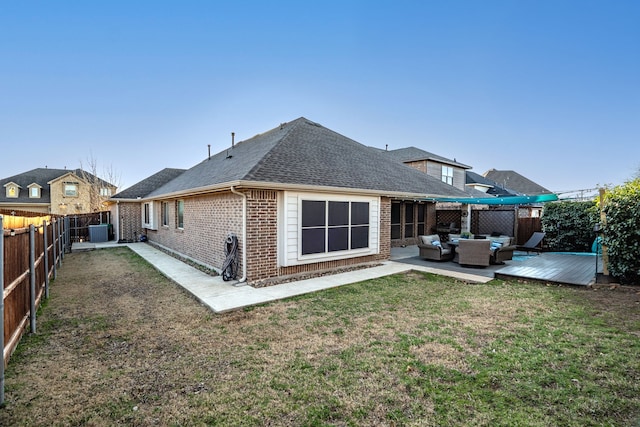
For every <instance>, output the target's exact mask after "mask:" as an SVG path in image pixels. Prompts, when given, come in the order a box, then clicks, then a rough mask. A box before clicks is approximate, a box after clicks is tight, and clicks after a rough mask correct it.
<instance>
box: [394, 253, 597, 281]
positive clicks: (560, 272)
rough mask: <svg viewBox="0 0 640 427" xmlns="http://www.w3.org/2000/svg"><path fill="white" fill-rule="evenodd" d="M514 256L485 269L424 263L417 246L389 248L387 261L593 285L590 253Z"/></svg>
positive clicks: (504, 277) (593, 267)
mask: <svg viewBox="0 0 640 427" xmlns="http://www.w3.org/2000/svg"><path fill="white" fill-rule="evenodd" d="M414 254H415V255H414ZM394 255H395V256H394ZM514 255H515V257H514V259H513V260H511V261H507V262H506V263H505V264H504V265H490V266H489V267H486V268H473V267H463V266H460V265H458V264H456V263H454V262H451V261H445V262H439V261H428V260H425V259H422V258H420V257H419V256H418V249H417V247H415V252H413V249H412V247H407V248H402V249H400V248H398V249H396V248H393V250H392V257H391V259H392V260H394V261H396V262H402V263H406V264H412V265H421V266H425V265H426V266H429V267H433V268H440V269H443V270H448V271H459V272H464V273H470V274H476V275H479V276H484V277H495V278H496V279H510V280H513V279H516V280H517V279H526V280H536V281H541V282H545V283H553V284H563V285H575V286H588V285H590V284H593V283H594V282H595V269H596V259H595V255H593V254H580V255H576V254H569V253H566V254H565V253H551V252H543V253H541V254H538V255H536V254H532V255H531V256H525V255H527V254H526V252H522V253H520V252H515V253H514ZM599 261H600V262H599V264H598V268H599V270H598V271H600V270H601V268H602V261H601V259H600V260H599Z"/></svg>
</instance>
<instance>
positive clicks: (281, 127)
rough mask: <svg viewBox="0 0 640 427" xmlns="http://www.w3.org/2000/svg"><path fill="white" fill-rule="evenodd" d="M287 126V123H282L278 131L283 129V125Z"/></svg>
mask: <svg viewBox="0 0 640 427" xmlns="http://www.w3.org/2000/svg"><path fill="white" fill-rule="evenodd" d="M286 124H287V122H284V123H280V130H282V129H284V127H285V125H286Z"/></svg>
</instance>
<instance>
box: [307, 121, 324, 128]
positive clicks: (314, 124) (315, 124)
mask: <svg viewBox="0 0 640 427" xmlns="http://www.w3.org/2000/svg"><path fill="white" fill-rule="evenodd" d="M307 124H308V125H311V126H316V127H319V128H321V127H322V125H321V124H320V123H314V122H311V121H309V120H307Z"/></svg>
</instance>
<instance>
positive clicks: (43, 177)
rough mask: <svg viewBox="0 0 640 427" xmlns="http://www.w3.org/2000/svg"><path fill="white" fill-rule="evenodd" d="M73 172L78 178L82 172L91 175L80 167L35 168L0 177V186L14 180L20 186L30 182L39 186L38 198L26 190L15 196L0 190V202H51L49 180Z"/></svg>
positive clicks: (23, 186)
mask: <svg viewBox="0 0 640 427" xmlns="http://www.w3.org/2000/svg"><path fill="white" fill-rule="evenodd" d="M70 173H71V174H74V175H76V176H77V177H78V178H82V176H83V174H86V175H89V176H93V175H91V174H89V173H88V172H85V171H83V170H82V169H49V168H36V169H32V170H30V171H27V172H23V173H21V174H18V175H14V176H10V177H8V178H3V179H0V186H4V185H5V184H7V183H9V182H14V183H15V184H17V185H18V186H20V188H28V187H29V185H31V184H38V185H39V186H40V187H41V192H40V197H39V198H35V199H34V198H30V197H29V192H28V191H21V192H20V194H19V196H18V197H17V198H7V197H6V196H7V195H6V192H4V191H0V203H2V202H4V203H33V204H36V203H37V204H42V203H46V204H48V203H51V194H50V192H49V182H50V181H54V180H56V179H58V178H60V177H62V176H64V175H67V174H70Z"/></svg>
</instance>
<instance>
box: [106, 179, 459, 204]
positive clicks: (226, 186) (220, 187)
mask: <svg viewBox="0 0 640 427" xmlns="http://www.w3.org/2000/svg"><path fill="white" fill-rule="evenodd" d="M231 187H234V188H235V189H240V188H256V189H265V190H283V191H306V192H315V193H330V194H360V195H366V196H375V197H389V198H397V199H416V200H419V199H428V198H434V197H448V196H443V195H441V194H432V193H404V192H400V191H383V190H371V189H362V188H347V187H331V186H321V185H306V184H288V183H282V182H265V181H244V180H238V181H230V182H225V183H222V184H215V185H208V186H204V187H197V188H191V189H188V190H181V191H174V192H171V193H165V194H159V195H157V196H153V197H142V198H140V199H110V200H113V201H123V202H145V201H149V200H163V199H175V198H180V197H190V196H198V195H201V194H207V193H215V192H220V191H231Z"/></svg>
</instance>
